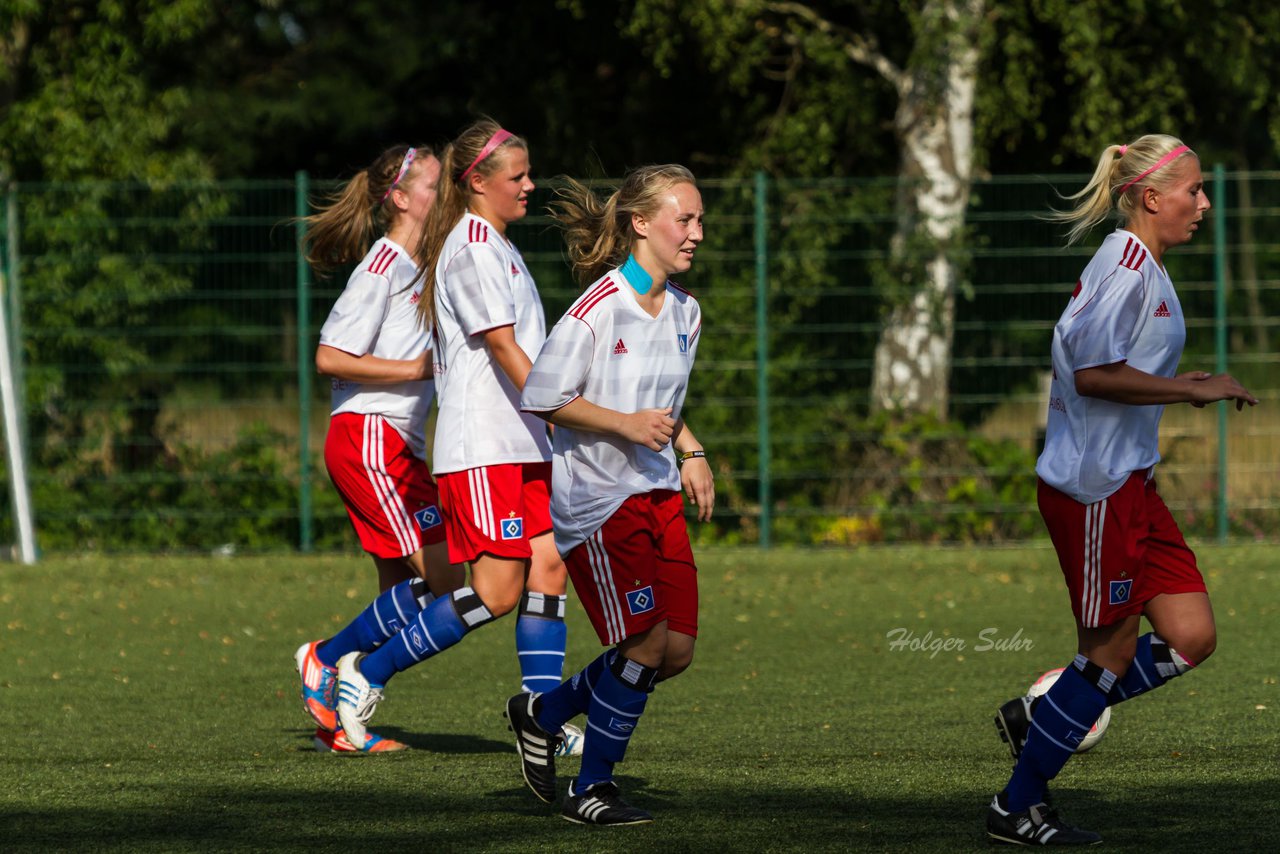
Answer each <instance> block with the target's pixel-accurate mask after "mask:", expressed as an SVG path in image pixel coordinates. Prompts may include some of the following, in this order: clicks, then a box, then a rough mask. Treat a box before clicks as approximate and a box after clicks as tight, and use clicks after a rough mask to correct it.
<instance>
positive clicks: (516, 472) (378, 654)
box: [338, 119, 567, 736]
mask: <svg viewBox="0 0 1280 854" xmlns="http://www.w3.org/2000/svg"><path fill="white" fill-rule="evenodd" d="M441 172H442V177H441V181H440V191H439V197H438V199H437V200H436V204H435V206H434V207H433V208H432V213H431V215H430V216H429V218H428V220H427V223H426V225H425V227H424V229H423V238H422V242H421V250H420V252H419V255H420V257H421V258H422V259H423V269H424V283H423V284H424V288H423V298H422V300H421V301H420V303H419V310H420V312H421V313H422V315H423V317H424V319H425V320H426V321H428V322H429V323H430V324H431V325H432V326H433V328H434V330H435V332H434V341H435V346H434V348H433V352H434V356H435V380H436V399H437V402H438V406H439V414H438V416H437V418H436V429H435V444H434V448H433V451H432V464H433V471H434V473H435V475H436V477H437V482H438V484H439V488H440V499H441V510H442V512H443V515H444V526H445V531H446V536H447V541H448V547H449V557H450V559H451V560H453V561H455V562H469V563H470V564H471V578H470V584H469V585H468V586H464V587H461V588H459V589H457V590H455V591H453V592H452V593H451V594H449V595H448V596H442V597H440V598H438V599H436V600H435V601H434V602H431V603H430V604H428V605H427V607H425V608H423V609H422V610H420V611H418V612H417V613H416V614H415V615H414V616H413V617H412V619H410V620H409V621H408V623H407V624H406V625H405V626H404V628H402V629H401V631H400V632H399V634H398V635H397V636H396V637H395V638H394V639H393V640H391V641H390V642H388V643H386V644H384V645H382V646H381V647H379V648H378V649H377V650H375V651H373V652H371V653H369V654H368V655H362V654H360V653H352V654H350V655H347V656H344V657H343V658H342V659H341V660H340V661H339V663H338V675H339V686H338V716H339V719H340V720H341V722H342V724H343V726H344V727H345V728H346V730H347V732H348V733H349V734H351V735H352V736H354V735H357V734H360V733H363V732H364V730H365V725H366V723H367V722H368V720H369V718H370V716H371V715H372V714H373V712H374V710H375V709H376V707H377V705H378V703H379V702H380V701H381V699H382V697H383V687H384V686H385V684H386V682H387V680H389V679H390V678H391V677H392V676H393V675H395V674H396V673H399V672H401V671H403V670H406V669H407V668H409V667H412V666H413V665H415V664H418V663H420V662H422V661H425V660H427V659H428V658H430V657H432V656H434V655H436V654H438V653H440V652H443V651H444V650H446V649H448V648H449V647H451V646H453V645H454V644H456V643H458V642H459V641H460V640H462V638H463V637H465V636H466V635H467V634H468V633H470V632H471V631H473V630H475V629H478V628H479V627H481V626H483V625H485V624H487V623H489V622H491V621H493V620H495V619H497V618H499V617H501V616H503V615H505V614H507V613H509V612H511V611H512V610H516V609H518V616H517V619H516V648H517V651H518V654H519V660H520V667H521V675H522V685H523V686H524V687H525V688H526V689H527V690H538V689H540V688H541V687H543V686H552V685H557V684H559V682H560V673H561V670H562V668H563V665H564V649H565V640H566V629H565V623H564V609H565V595H564V593H565V586H566V584H567V578H566V575H565V567H564V563H563V562H562V561H561V560H560V556H559V555H558V554H557V553H556V549H555V544H554V542H553V540H552V535H551V513H550V507H549V504H550V497H549V493H550V486H551V484H550V481H551V465H550V457H551V447H550V444H549V442H548V440H547V429H546V424H545V423H544V422H543V421H541V420H540V419H539V418H537V417H535V416H533V415H528V414H525V413H522V412H521V411H520V409H519V405H518V404H519V400H520V390H521V389H522V388H523V387H524V384H525V380H526V377H527V376H528V372H529V367H530V366H531V365H532V362H533V357H535V356H536V355H537V354H538V350H539V349H540V348H541V346H542V342H543V341H544V340H545V338H546V324H545V320H544V317H543V311H542V302H541V299H540V298H539V295H538V289H537V286H536V284H535V283H534V280H533V276H532V275H531V274H530V273H529V269H528V267H527V266H525V263H524V259H523V258H522V257H521V255H520V251H519V250H518V249H517V248H516V246H515V244H514V243H512V242H511V240H510V238H509V237H508V235H507V230H508V227H509V226H510V225H511V224H512V223H514V222H516V221H518V220H520V219H522V218H524V216H525V215H526V213H527V212H528V198H529V193H530V192H532V191H533V189H534V184H533V181H532V179H531V178H530V172H531V164H530V157H529V148H528V145H527V143H526V142H525V141H524V140H523V139H521V138H520V137H518V136H516V135H514V134H512V133H510V132H509V131H507V130H504V129H503V128H502V127H501V126H499V125H498V124H497V123H496V122H493V121H492V120H488V119H485V120H481V121H478V122H476V123H474V124H473V125H471V126H470V127H468V128H467V129H466V130H464V131H463V132H462V133H461V134H460V135H459V136H458V138H457V139H455V140H454V141H453V142H452V143H450V144H449V145H448V146H447V147H446V148H445V151H444V154H443V156H442V157H441Z"/></svg>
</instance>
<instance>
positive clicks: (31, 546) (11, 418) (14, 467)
mask: <svg viewBox="0 0 1280 854" xmlns="http://www.w3.org/2000/svg"><path fill="white" fill-rule="evenodd" d="M9 202H10V203H9V204H8V205H7V206H6V207H7V211H6V216H5V218H4V220H5V232H6V234H5V239H6V242H7V250H8V251H6V252H5V253H4V255H5V256H6V260H9V259H8V256H9V254H10V253H11V252H12V250H13V244H14V241H13V240H11V239H10V237H11V236H12V235H13V234H14V228H15V227H16V226H15V224H14V221H13V220H14V214H15V211H14V206H13V204H12V196H11V197H10V199H9ZM6 266H7V265H0V404H2V405H3V408H4V440H5V450H6V451H7V455H8V462H9V494H10V496H11V498H12V499H13V527H14V529H15V531H16V532H17V535H18V557H19V558H20V559H21V561H22V562H23V563H25V564H33V563H35V562H36V537H35V521H34V518H33V513H32V509H31V491H30V489H29V488H28V485H27V453H26V448H24V447H23V445H22V436H23V431H22V428H21V421H20V418H19V413H20V411H21V407H20V402H19V400H18V394H17V383H16V382H15V381H14V374H13V358H12V354H13V351H12V350H10V349H9V286H10V282H9V279H8V276H7V275H6V272H7V271H6V269H5V267H6Z"/></svg>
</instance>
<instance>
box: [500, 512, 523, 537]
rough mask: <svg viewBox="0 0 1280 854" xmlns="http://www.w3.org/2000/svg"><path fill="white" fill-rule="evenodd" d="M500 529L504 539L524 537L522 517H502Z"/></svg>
mask: <svg viewBox="0 0 1280 854" xmlns="http://www.w3.org/2000/svg"><path fill="white" fill-rule="evenodd" d="M501 531H502V539H504V540H521V539H524V517H523V516H512V517H511V518H509V519H503V520H502V525H501Z"/></svg>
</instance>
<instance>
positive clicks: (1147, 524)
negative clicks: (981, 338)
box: [987, 134, 1258, 845]
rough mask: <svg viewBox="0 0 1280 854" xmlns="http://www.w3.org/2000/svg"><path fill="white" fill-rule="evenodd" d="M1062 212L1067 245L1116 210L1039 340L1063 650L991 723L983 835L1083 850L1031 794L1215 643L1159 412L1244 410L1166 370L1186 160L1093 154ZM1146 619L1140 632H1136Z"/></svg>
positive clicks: (1189, 211)
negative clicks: (1001, 764)
mask: <svg viewBox="0 0 1280 854" xmlns="http://www.w3.org/2000/svg"><path fill="white" fill-rule="evenodd" d="M1070 198H1072V199H1078V200H1079V202H1078V203H1077V205H1076V207H1075V208H1074V209H1072V210H1069V211H1065V212H1062V213H1060V214H1058V215H1056V216H1055V217H1054V218H1055V219H1058V220H1060V221H1063V222H1067V223H1070V224H1071V229H1070V231H1069V233H1068V242H1069V243H1071V242H1075V241H1077V240H1079V239H1080V238H1081V237H1083V236H1084V235H1085V234H1086V233H1087V232H1088V231H1089V229H1090V228H1092V227H1093V226H1094V225H1096V224H1098V223H1099V222H1101V221H1102V220H1104V219H1106V218H1107V216H1108V215H1109V214H1110V213H1111V211H1112V209H1113V208H1114V209H1116V210H1117V211H1118V215H1119V219H1120V222H1121V227H1120V228H1119V229H1117V230H1116V231H1114V232H1112V233H1111V234H1110V235H1108V236H1107V237H1106V239H1105V240H1103V242H1102V246H1101V247H1100V248H1099V249H1098V251H1097V252H1096V253H1095V254H1094V256H1093V260H1091V261H1090V262H1089V264H1088V266H1087V267H1085V270H1084V273H1083V274H1082V275H1081V276H1080V280H1079V281H1078V282H1077V283H1076V287H1075V291H1074V292H1073V294H1072V296H1071V299H1070V301H1069V302H1068V303H1067V307H1066V310H1065V311H1064V312H1063V313H1062V317H1061V318H1060V319H1059V320H1058V324H1057V326H1056V327H1054V332H1053V350H1052V355H1053V383H1052V387H1051V390H1050V399H1049V422H1048V430H1047V434H1046V436H1045V445H1044V451H1043V452H1042V453H1041V455H1040V459H1039V461H1038V462H1037V464H1036V473H1037V474H1038V475H1039V506H1040V513H1041V515H1042V516H1043V517H1044V520H1045V525H1046V526H1047V527H1048V529H1049V535H1050V537H1051V538H1052V540H1053V545H1054V549H1055V550H1056V551H1057V553H1058V562H1059V563H1060V564H1061V567H1062V572H1063V575H1064V576H1065V578H1066V582H1067V590H1068V592H1069V594H1070V596H1071V609H1072V612H1073V613H1074V615H1075V621H1076V634H1077V638H1078V641H1079V645H1078V654H1077V655H1076V657H1075V660H1074V661H1072V662H1071V663H1070V664H1069V665H1068V666H1067V667H1066V668H1065V669H1064V670H1063V672H1062V675H1061V676H1060V677H1059V679H1058V681H1057V682H1056V683H1055V684H1054V686H1053V687H1052V688H1050V689H1049V692H1048V693H1047V694H1045V695H1044V696H1043V697H1042V698H1040V700H1039V701H1038V702H1036V703H1035V707H1034V712H1035V714H1034V717H1033V716H1032V702H1031V700H1030V699H1029V698H1026V697H1020V698H1017V699H1015V700H1010V701H1009V702H1008V703H1006V704H1005V705H1004V706H1002V707H1001V708H1000V710H999V712H998V713H997V715H996V725H997V727H998V728H999V730H1000V733H1001V736H1002V737H1003V738H1004V739H1005V740H1006V741H1008V742H1009V746H1010V749H1011V751H1012V753H1013V755H1014V758H1015V759H1017V764H1016V765H1015V767H1014V770H1013V776H1012V777H1011V778H1010V780H1009V783H1008V785H1007V786H1006V787H1005V788H1004V790H1003V791H1002V792H1000V793H999V794H998V795H997V796H996V797H995V798H994V799H993V800H992V802H991V807H990V809H989V810H988V811H987V833H988V835H989V836H990V837H991V839H992V840H995V841H1002V842H1012V843H1018V844H1024V845H1087V844H1093V843H1097V842H1100V841H1101V837H1100V836H1099V835H1098V834H1096V833H1092V832H1089V831H1085V830H1079V829H1077V828H1074V827H1071V826H1069V825H1067V824H1066V823H1064V822H1063V821H1062V820H1061V819H1060V818H1059V817H1058V816H1057V814H1056V812H1055V811H1054V810H1053V809H1051V808H1049V807H1048V806H1047V805H1046V803H1045V798H1046V795H1047V793H1046V787H1047V785H1048V782H1049V781H1050V780H1052V779H1053V778H1054V777H1055V776H1056V775H1057V773H1058V771H1059V770H1061V768H1062V766H1063V765H1064V764H1065V763H1066V761H1067V760H1068V759H1069V758H1071V756H1072V754H1073V753H1074V751H1075V747H1076V745H1078V744H1079V743H1080V740H1081V739H1082V738H1084V736H1085V734H1086V733H1087V732H1088V731H1089V728H1090V727H1091V726H1093V724H1094V722H1095V721H1096V720H1097V719H1098V716H1099V715H1100V714H1101V713H1102V710H1103V709H1105V708H1106V707H1107V706H1109V705H1114V704H1116V703H1119V702H1122V701H1124V700H1127V699H1130V698H1132V697H1135V696H1137V695H1138V694H1141V693H1143V692H1145V691H1149V690H1151V689H1153V688H1157V687H1159V686H1160V685H1163V684H1164V683H1165V682H1167V681H1168V680H1169V679H1172V678H1174V677H1175V676H1180V675H1181V674H1183V673H1185V672H1186V671H1187V670H1189V669H1190V668H1192V667H1195V666H1196V665H1198V664H1200V663H1201V662H1203V661H1204V660H1205V659H1206V658H1208V657H1209V655H1210V654H1211V653H1212V652H1213V650H1214V646H1215V644H1216V642H1217V635H1216V630H1215V628H1214V622H1213V609H1212V608H1211V607H1210V604H1209V596H1208V594H1207V593H1206V591H1205V585H1204V579H1203V578H1202V577H1201V575H1200V570H1199V569H1198V568H1197V566H1196V557H1195V555H1194V554H1193V553H1192V551H1191V549H1189V548H1187V544H1186V542H1185V541H1184V540H1183V538H1182V534H1181V532H1180V531H1179V530H1178V526H1177V524H1176V523H1175V522H1174V521H1173V517H1172V516H1171V515H1170V514H1169V510H1168V508H1166V507H1165V504H1164V502H1163V501H1162V500H1161V498H1160V495H1159V493H1157V491H1156V481H1155V478H1154V467H1155V464H1156V463H1157V462H1158V461H1159V459H1160V454H1159V451H1158V436H1157V433H1158V429H1159V425H1160V416H1161V414H1162V413H1163V411H1164V405H1165V404H1169V403H1190V404H1192V405H1193V406H1204V405H1205V404H1206V403H1212V402H1214V401H1219V400H1234V401H1235V402H1236V408H1237V409H1242V408H1243V407H1244V405H1245V404H1246V403H1247V404H1249V405H1250V406H1253V405H1254V404H1256V403H1257V402H1258V401H1257V399H1256V398H1254V397H1253V395H1251V394H1250V393H1249V392H1248V391H1246V390H1245V388H1244V387H1243V386H1241V385H1240V383H1238V382H1236V380H1235V379H1233V378H1232V377H1230V376H1228V375H1227V374H1218V375H1216V376H1213V375H1210V374H1208V373H1204V372H1202V371H1191V372H1188V373H1182V374H1179V373H1177V368H1178V360H1179V359H1180V358H1181V356H1182V347H1183V344H1184V343H1185V340H1186V327H1185V324H1184V321H1183V315H1182V306H1181V305H1180V304H1179V303H1178V295H1177V293H1176V292H1175V291H1174V289H1173V282H1172V281H1170V279H1169V274H1168V273H1167V272H1165V268H1164V255H1165V252H1166V251H1168V250H1169V249H1171V248H1172V247H1174V246H1178V245H1180V244H1183V243H1186V242H1187V241H1189V240H1190V239H1191V237H1192V235H1193V234H1195V232H1196V230H1197V229H1198V228H1199V223H1200V221H1201V219H1202V218H1203V216H1204V212H1205V211H1207V210H1208V209H1209V200H1208V197H1206V196H1205V193H1204V179H1203V178H1202V177H1201V174H1200V161H1199V159H1198V158H1197V157H1196V155H1195V152H1193V151H1191V149H1189V148H1188V147H1187V146H1185V145H1183V144H1182V143H1181V142H1180V141H1179V140H1177V139H1175V138H1173V137H1171V136H1163V135H1155V134H1153V135H1148V136H1144V137H1141V138H1140V139H1138V140H1137V141H1135V142H1132V143H1130V144H1129V145H1111V146H1107V148H1106V149H1105V150H1104V151H1103V153H1102V156H1101V158H1100V159H1099V161H1098V166H1097V168H1096V169H1095V171H1094V173H1093V178H1092V179H1091V180H1090V181H1089V183H1088V185H1087V186H1086V187H1085V188H1084V189H1083V190H1082V191H1080V192H1079V193H1077V194H1076V195H1074V196H1071V197H1070ZM1143 616H1145V617H1146V618H1147V620H1148V621H1149V622H1150V623H1151V628H1152V631H1151V632H1149V633H1147V634H1145V635H1142V636H1141V637H1139V636H1138V631H1139V622H1140V620H1141V618H1142V617H1143Z"/></svg>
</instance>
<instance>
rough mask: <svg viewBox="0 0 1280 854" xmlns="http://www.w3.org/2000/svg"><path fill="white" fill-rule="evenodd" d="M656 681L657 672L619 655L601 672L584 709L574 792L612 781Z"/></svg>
mask: <svg viewBox="0 0 1280 854" xmlns="http://www.w3.org/2000/svg"><path fill="white" fill-rule="evenodd" d="M657 681H658V671H657V670H655V669H654V668H652V667H645V666H644V665H642V664H637V663H636V662H634V661H631V660H629V659H626V658H623V657H622V656H621V655H619V656H617V657H616V658H614V660H613V662H612V663H611V664H610V665H609V666H608V667H604V668H602V669H601V672H600V679H599V681H598V682H597V683H596V687H595V690H594V691H592V692H591V704H590V707H589V708H588V709H587V728H586V738H585V739H584V740H583V744H582V767H581V768H580V769H579V771H578V778H577V781H576V782H575V783H574V786H573V790H574V791H575V792H582V791H583V790H585V789H586V788H588V787H589V786H592V785H595V784H596V783H602V782H604V781H606V780H612V779H613V766H614V765H616V764H617V763H619V762H621V761H622V757H623V756H624V755H626V752H627V744H628V743H629V742H630V741H631V734H632V733H633V732H635V729H636V724H638V723H639V722H640V715H642V714H644V706H645V703H646V702H647V701H648V699H649V694H650V693H651V692H652V691H653V686H654V684H655V683H656V682H657Z"/></svg>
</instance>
